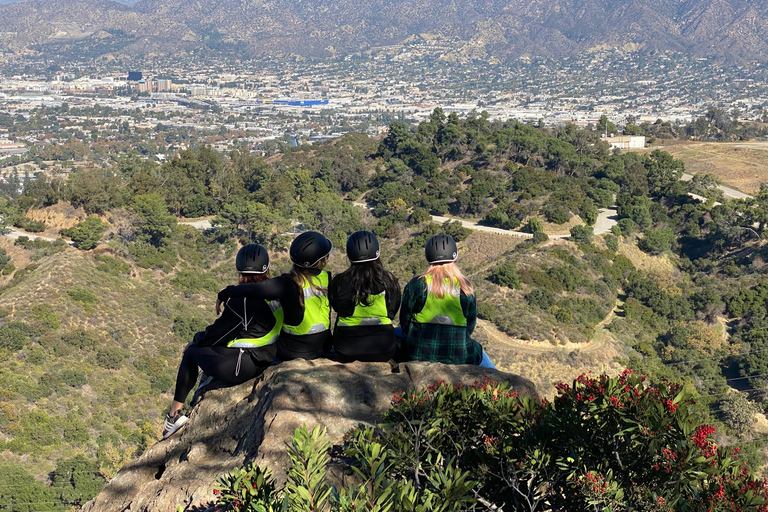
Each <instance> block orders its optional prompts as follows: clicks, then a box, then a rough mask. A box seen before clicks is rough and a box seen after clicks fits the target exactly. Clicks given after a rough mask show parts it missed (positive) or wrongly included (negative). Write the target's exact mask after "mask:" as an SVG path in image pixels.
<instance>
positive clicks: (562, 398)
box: [215, 370, 768, 512]
mask: <svg viewBox="0 0 768 512" xmlns="http://www.w3.org/2000/svg"><path fill="white" fill-rule="evenodd" d="M556 389H557V396H556V398H555V399H554V400H553V401H551V402H550V401H548V400H536V399H533V398H529V397H520V396H518V393H517V391H515V390H512V389H508V388H506V387H505V386H503V385H499V384H498V383H496V382H494V381H492V380H490V379H488V378H487V377H486V380H484V381H483V382H477V383H475V384H474V385H472V386H470V387H454V386H452V385H449V384H447V383H445V382H442V381H441V382H438V383H437V384H435V385H433V386H430V387H428V388H427V389H425V390H422V391H419V392H408V393H398V394H396V395H395V396H394V398H393V399H392V407H391V409H390V410H389V411H388V412H387V413H386V414H385V415H384V418H383V421H382V423H381V424H380V425H379V426H378V427H371V426H360V427H358V428H356V429H354V430H353V431H351V432H350V433H348V434H347V435H346V436H345V440H346V441H345V445H344V453H345V455H346V456H347V457H348V459H347V460H348V462H349V463H351V473H352V474H353V475H354V477H355V478H354V480H355V482H354V483H345V484H344V486H343V487H342V488H336V487H333V486H331V485H329V484H328V482H327V481H326V469H327V464H328V462H329V456H328V449H329V443H328V442H327V441H325V440H324V438H323V431H322V430H320V429H319V428H315V429H314V430H313V431H312V432H310V431H309V430H308V429H307V428H306V427H301V428H300V429H298V430H297V431H296V434H295V435H294V437H293V439H292V440H291V442H290V443H289V445H288V454H289V458H290V460H291V466H290V468H289V469H288V472H287V476H288V482H287V483H286V485H285V488H284V489H283V490H276V486H275V484H274V481H273V480H272V478H271V475H270V471H269V470H264V469H260V468H259V467H258V466H256V465H255V463H252V464H249V465H248V466H246V468H245V469H242V470H240V469H236V470H235V471H234V472H233V473H230V474H228V475H224V476H222V477H221V478H219V480H218V483H217V485H216V486H215V493H216V494H218V495H219V504H220V505H224V506H227V507H229V508H230V509H235V510H239V511H248V512H251V511H260V512H265V511H274V512H276V511H278V510H296V511H299V510H302V511H304V510H307V511H309V510H326V509H330V510H343V511H347V512H351V511H363V510H366V511H368V510H377V511H385V510H387V511H389V510H392V511H394V510H398V511H401V510H403V511H416V510H418V511H420V512H432V511H470V510H478V507H482V509H483V510H498V509H499V508H501V507H502V506H503V508H504V509H505V510H507V509H508V510H538V509H539V506H540V505H542V504H545V509H546V510H557V511H566V510H567V511H581V510H585V511H586V510H603V511H608V510H613V511H619V510H638V511H640V510H642V511H649V512H650V511H654V512H662V511H664V512H667V511H672V510H689V511H692V512H693V511H699V510H711V511H713V512H714V511H720V512H724V511H732V510H758V511H759V510H764V507H765V503H766V502H767V500H766V498H768V482H767V481H765V480H758V479H756V478H753V477H752V476H750V474H749V470H748V469H747V467H746V465H745V464H744V463H742V462H740V461H739V460H738V458H739V449H738V448H733V449H726V448H720V447H718V446H717V445H716V444H715V442H714V441H713V440H712V439H711V436H712V434H713V433H714V431H715V429H714V427H711V426H708V425H704V424H701V423H700V421H699V420H698V419H697V417H696V416H695V415H694V414H693V413H692V409H693V400H692V399H691V396H690V395H688V394H687V393H686V392H685V391H684V390H683V389H682V387H681V386H680V385H679V384H675V383H669V382H667V381H661V382H657V383H649V382H646V379H645V377H641V376H638V375H635V374H633V373H632V372H631V371H630V370H626V371H625V372H624V373H623V374H622V375H620V376H619V377H616V378H610V377H608V376H606V375H601V376H599V377H596V378H592V377H587V376H586V375H582V376H580V377H578V378H577V379H575V380H574V381H573V383H572V384H571V385H568V384H562V383H561V384H557V385H556ZM469 475H472V478H473V479H475V481H470V480H469ZM347 482H349V480H347ZM313 504H314V506H316V507H317V508H313ZM756 507H759V508H756Z"/></svg>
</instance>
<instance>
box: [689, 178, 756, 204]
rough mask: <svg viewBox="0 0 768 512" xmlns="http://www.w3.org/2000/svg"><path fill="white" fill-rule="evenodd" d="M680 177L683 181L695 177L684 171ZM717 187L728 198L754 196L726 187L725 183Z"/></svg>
mask: <svg viewBox="0 0 768 512" xmlns="http://www.w3.org/2000/svg"><path fill="white" fill-rule="evenodd" d="M680 179H681V180H683V181H691V180H692V179H693V174H687V173H683V176H682V177H681V178H680ZM717 188H719V189H720V190H722V191H723V196H724V197H726V198H728V199H749V198H751V197H752V196H751V195H749V194H745V193H744V192H741V191H740V190H736V189H735V188H731V187H726V186H725V185H718V186H717ZM691 195H693V194H691ZM694 197H695V196H694ZM699 197H701V196H698V197H696V199H698V198H699ZM703 199H704V201H706V200H707V199H706V198H703Z"/></svg>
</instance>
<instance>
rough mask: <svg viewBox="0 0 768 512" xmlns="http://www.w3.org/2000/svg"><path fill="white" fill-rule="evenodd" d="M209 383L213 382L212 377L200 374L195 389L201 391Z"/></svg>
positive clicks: (203, 373)
mask: <svg viewBox="0 0 768 512" xmlns="http://www.w3.org/2000/svg"><path fill="white" fill-rule="evenodd" d="M211 382H213V375H207V374H206V373H205V372H200V383H199V384H198V385H197V389H202V388H204V387H205V386H207V385H208V384H210V383H211Z"/></svg>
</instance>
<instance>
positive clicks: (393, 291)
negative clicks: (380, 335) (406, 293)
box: [386, 276, 402, 320]
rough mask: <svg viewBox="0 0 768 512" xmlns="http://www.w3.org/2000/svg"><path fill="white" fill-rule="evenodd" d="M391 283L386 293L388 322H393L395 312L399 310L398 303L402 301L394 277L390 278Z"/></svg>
mask: <svg viewBox="0 0 768 512" xmlns="http://www.w3.org/2000/svg"><path fill="white" fill-rule="evenodd" d="M392 279H393V283H392V285H391V286H390V289H388V290H386V292H387V316H388V317H389V319H390V320H394V319H395V316H396V315H397V310H398V309H400V302H401V301H402V295H400V283H398V282H397V280H396V279H395V277H394V276H392Z"/></svg>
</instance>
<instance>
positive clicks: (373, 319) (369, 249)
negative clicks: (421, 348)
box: [328, 231, 400, 362]
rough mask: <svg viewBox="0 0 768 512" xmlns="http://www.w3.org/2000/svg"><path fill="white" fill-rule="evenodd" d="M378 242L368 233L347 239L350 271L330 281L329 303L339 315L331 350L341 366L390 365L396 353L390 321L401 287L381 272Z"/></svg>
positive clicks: (392, 277) (388, 273) (356, 234)
mask: <svg viewBox="0 0 768 512" xmlns="http://www.w3.org/2000/svg"><path fill="white" fill-rule="evenodd" d="M379 253H380V250H379V241H378V240H377V239H376V235H374V234H373V233H371V232H370V231H357V232H355V233H352V234H351V235H350V236H349V238H348V239H347V257H348V258H349V261H350V263H351V265H350V267H349V268H348V269H347V270H345V271H344V272H342V273H341V274H339V275H337V276H336V277H334V278H333V281H331V286H330V288H329V289H328V299H329V301H330V303H331V307H332V308H333V309H334V310H335V311H336V313H337V314H338V315H337V317H336V325H335V328H334V331H333V348H334V350H335V351H336V355H337V357H338V358H339V360H340V361H342V362H350V361H389V360H390V359H392V358H393V357H394V355H395V351H396V350H397V338H396V337H395V330H394V327H393V325H392V320H393V319H394V318H395V315H396V314H397V310H398V308H399V307H400V284H399V283H398V282H397V278H395V276H394V275H392V273H391V272H388V271H386V270H384V266H383V265H382V264H381V260H380V259H379Z"/></svg>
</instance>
